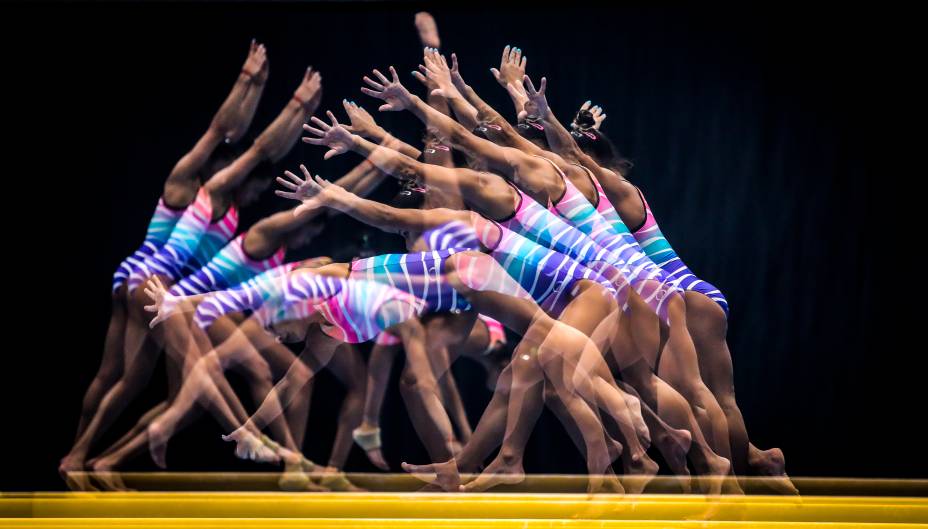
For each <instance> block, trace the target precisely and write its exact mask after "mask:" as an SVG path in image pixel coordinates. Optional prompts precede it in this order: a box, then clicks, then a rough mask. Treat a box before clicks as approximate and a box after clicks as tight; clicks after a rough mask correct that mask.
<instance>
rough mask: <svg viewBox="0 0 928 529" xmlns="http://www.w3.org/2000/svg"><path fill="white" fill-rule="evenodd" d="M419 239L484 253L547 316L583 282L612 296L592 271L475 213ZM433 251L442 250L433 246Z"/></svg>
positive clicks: (565, 300)
mask: <svg viewBox="0 0 928 529" xmlns="http://www.w3.org/2000/svg"><path fill="white" fill-rule="evenodd" d="M422 239H423V240H425V241H426V242H427V243H428V244H429V245H430V246H432V245H437V244H447V245H453V246H454V247H455V249H457V250H459V251H461V250H472V251H481V252H484V253H486V254H488V255H489V256H490V257H492V258H493V259H494V260H495V261H496V262H497V263H498V264H499V265H500V266H501V267H502V268H503V270H505V271H506V273H508V274H509V276H510V277H511V278H513V279H515V280H516V281H517V282H518V284H519V286H521V287H522V289H524V291H525V292H526V293H527V294H528V295H529V296H531V297H532V299H533V300H534V301H535V302H536V303H537V304H538V305H539V306H540V307H541V308H542V309H544V310H545V311H546V312H549V313H551V314H558V313H560V311H561V310H563V308H564V307H565V306H566V305H567V303H568V302H569V301H570V296H569V295H566V294H567V293H568V292H570V291H571V290H572V289H573V286H574V285H575V284H576V283H577V281H580V280H583V279H588V280H591V281H595V282H598V283H600V284H601V285H602V286H603V287H604V288H605V289H606V290H607V292H609V293H610V295H615V289H614V288H613V286H612V284H611V283H610V282H609V281H608V280H606V279H605V278H603V277H602V276H601V275H599V274H598V273H596V272H594V271H593V270H590V269H589V268H587V267H585V266H583V265H582V264H580V263H579V262H577V261H576V260H574V259H571V258H570V257H568V256H566V255H564V254H563V253H560V252H557V251H553V250H551V249H550V248H545V247H544V246H542V245H540V244H538V243H536V242H533V241H531V240H529V239H527V238H525V237H523V236H522V235H519V234H518V233H515V232H514V231H512V230H510V229H507V228H505V227H503V226H501V225H500V224H499V223H497V222H494V221H492V220H489V219H486V218H484V217H482V216H480V215H478V214H476V213H471V223H470V224H468V223H465V222H463V221H452V222H449V223H446V224H443V225H441V226H438V227H436V228H432V229H430V230H427V231H425V232H423V233H422ZM433 249H436V250H440V249H443V248H437V247H434V246H433ZM466 273H467V271H466V270H458V275H462V274H466ZM463 279H465V280H466V278H463Z"/></svg>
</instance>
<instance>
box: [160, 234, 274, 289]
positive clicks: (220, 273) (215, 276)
mask: <svg viewBox="0 0 928 529" xmlns="http://www.w3.org/2000/svg"><path fill="white" fill-rule="evenodd" d="M246 236H247V233H242V234H241V235H239V236H238V237H236V238H235V239H232V241H231V242H230V243H229V244H227V245H225V247H224V248H223V249H222V250H220V251H219V252H218V253H217V254H216V255H215V256H213V258H212V259H210V261H209V263H207V264H206V265H205V266H204V267H203V268H200V269H199V270H197V271H196V272H195V273H193V274H191V275H188V276H187V277H185V278H183V279H181V280H180V281H178V282H177V283H176V284H175V285H174V286H172V287H171V289H170V292H171V294H174V295H176V296H177V295H180V296H192V295H195V294H205V293H206V292H212V291H214V290H223V289H227V288H230V287H232V286H234V285H237V284H239V283H241V282H243V281H247V280H248V279H251V278H252V277H254V276H256V275H258V274H260V273H262V272H266V271H268V270H270V269H272V268H276V267H278V266H280V265H281V264H283V261H284V254H286V249H285V248H284V247H280V248H279V249H278V250H277V251H276V252H274V253H273V254H272V255H271V256H270V257H268V258H266V259H253V258H251V257H250V256H249V255H248V253H247V252H246V251H245V237H246Z"/></svg>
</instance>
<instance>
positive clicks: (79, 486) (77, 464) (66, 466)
mask: <svg viewBox="0 0 928 529" xmlns="http://www.w3.org/2000/svg"><path fill="white" fill-rule="evenodd" d="M58 475H60V476H61V479H63V480H64V482H65V484H67V486H68V488H69V489H71V490H79V491H99V490H100V489H98V488H96V487H94V486H93V484H92V483H91V482H90V477H89V476H88V475H87V473H86V472H84V461H83V459H82V458H78V457H74V456H72V455H70V454H68V455H66V456H64V457H63V458H61V462H60V463H59V464H58Z"/></svg>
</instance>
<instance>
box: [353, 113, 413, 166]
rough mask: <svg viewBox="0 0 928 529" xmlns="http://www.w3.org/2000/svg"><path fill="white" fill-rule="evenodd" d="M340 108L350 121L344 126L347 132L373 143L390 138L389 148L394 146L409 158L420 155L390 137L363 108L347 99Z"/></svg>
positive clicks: (409, 146)
mask: <svg viewBox="0 0 928 529" xmlns="http://www.w3.org/2000/svg"><path fill="white" fill-rule="evenodd" d="M342 106H343V107H344V108H345V113H347V114H348V119H349V120H350V121H351V124H350V125H345V126H344V127H345V129H347V130H348V131H350V132H352V133H354V134H357V135H358V136H361V137H362V138H367V139H369V140H371V141H373V142H374V143H382V142H384V140H386V139H387V138H391V140H390V144H391V146H394V147H395V148H396V150H397V151H399V152H401V153H403V154H405V155H406V156H409V157H410V158H418V157H419V156H420V155H421V154H422V152H421V151H419V149H417V148H415V147H413V146H412V145H409V144H407V143H405V142H403V141H401V140H399V139H397V138H394V137H393V136H391V135H390V133H389V132H387V131H386V129H384V128H383V127H381V126H380V125H378V124H377V122H376V121H374V116H372V115H371V114H370V112H368V111H367V110H364V107H362V106H360V105H358V104H357V103H355V102H354V101H348V100H347V99H343V100H342Z"/></svg>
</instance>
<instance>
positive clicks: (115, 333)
mask: <svg viewBox="0 0 928 529" xmlns="http://www.w3.org/2000/svg"><path fill="white" fill-rule="evenodd" d="M125 290H126V289H125V287H122V288H120V289H119V290H118V291H117V292H116V293H114V294H113V303H112V313H111V315H110V324H109V326H108V327H107V329H106V341H105V342H104V343H103V358H101V360H100V368H99V369H98V370H97V374H96V375H95V376H94V379H93V381H92V382H91V383H90V387H88V388H87V393H85V394H84V400H83V403H82V405H81V418H80V421H79V422H78V424H77V433H76V434H75V436H74V439H75V441H76V440H77V439H79V438H80V437H81V435H82V434H83V433H84V430H85V429H86V428H87V424H88V423H89V422H90V420H91V419H92V418H93V414H94V412H95V411H96V410H97V408H98V407H99V405H100V401H101V400H103V396H104V394H105V393H106V389H107V388H109V387H112V385H113V384H115V383H116V381H117V380H119V375H120V374H121V373H122V370H123V354H122V351H123V343H124V342H125V333H126V319H127V318H128V312H127V310H128V309H127V308H126V299H125V296H126V292H125Z"/></svg>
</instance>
